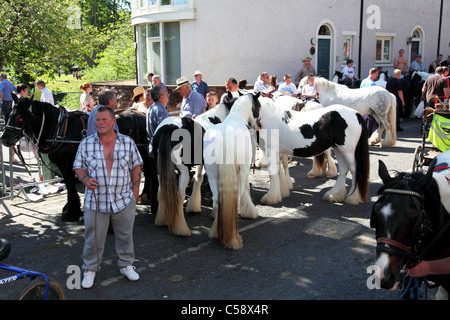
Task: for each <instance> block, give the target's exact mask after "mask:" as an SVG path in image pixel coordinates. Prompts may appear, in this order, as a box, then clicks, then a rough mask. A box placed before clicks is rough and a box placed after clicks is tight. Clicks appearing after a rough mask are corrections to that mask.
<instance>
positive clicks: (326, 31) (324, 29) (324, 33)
mask: <svg viewBox="0 0 450 320" xmlns="http://www.w3.org/2000/svg"><path fill="white" fill-rule="evenodd" d="M319 36H331V30H330V28H328V26H326V25H322V26H320V29H319Z"/></svg>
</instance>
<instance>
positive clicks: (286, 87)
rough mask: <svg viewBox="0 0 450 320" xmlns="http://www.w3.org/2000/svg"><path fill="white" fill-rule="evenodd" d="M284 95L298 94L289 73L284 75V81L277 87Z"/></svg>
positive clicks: (293, 95) (294, 95)
mask: <svg viewBox="0 0 450 320" xmlns="http://www.w3.org/2000/svg"><path fill="white" fill-rule="evenodd" d="M278 91H281V92H282V93H283V94H284V95H289V96H292V97H296V96H297V94H298V91H297V87H296V86H295V84H293V83H292V77H291V75H290V74H289V73H287V74H285V75H284V82H283V83H282V84H280V86H279V87H278Z"/></svg>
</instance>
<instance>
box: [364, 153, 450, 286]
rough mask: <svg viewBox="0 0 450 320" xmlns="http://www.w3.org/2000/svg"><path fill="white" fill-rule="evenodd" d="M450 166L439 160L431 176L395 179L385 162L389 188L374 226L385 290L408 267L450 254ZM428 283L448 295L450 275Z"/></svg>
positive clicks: (381, 194) (407, 175) (416, 174)
mask: <svg viewBox="0 0 450 320" xmlns="http://www.w3.org/2000/svg"><path fill="white" fill-rule="evenodd" d="M448 155H450V153H449V154H448ZM448 155H447V156H448ZM449 168H450V161H447V160H446V161H444V162H441V161H440V158H439V156H438V157H436V158H435V159H434V160H433V162H432V164H431V165H430V167H429V169H428V172H427V173H426V174H425V173H424V172H422V171H416V172H413V173H405V172H401V173H397V174H396V175H395V176H394V177H391V176H390V174H389V172H388V170H387V168H386V166H385V164H384V163H383V162H382V161H381V160H380V162H379V170H378V172H379V175H380V177H381V179H382V181H383V184H384V185H383V186H382V187H381V188H380V189H379V191H378V195H379V198H378V200H377V202H376V203H375V204H374V206H373V209H372V214H371V219H370V226H371V228H374V229H375V230H376V233H375V234H376V239H377V247H376V262H375V265H376V266H377V267H378V268H379V274H378V277H379V280H380V284H381V287H382V288H384V289H386V290H395V289H396V288H397V287H398V285H399V284H400V282H401V278H402V276H401V274H402V273H403V271H404V269H405V268H412V267H413V266H414V265H416V264H417V263H418V262H420V261H422V260H435V259H442V258H444V257H449V256H450V215H449V212H450V186H449V183H448V180H447V177H446V176H448V174H449V170H448V169H449ZM428 280H431V281H433V282H435V283H436V284H439V285H441V286H442V287H443V288H444V289H445V290H446V291H447V292H449V290H450V275H430V276H428Z"/></svg>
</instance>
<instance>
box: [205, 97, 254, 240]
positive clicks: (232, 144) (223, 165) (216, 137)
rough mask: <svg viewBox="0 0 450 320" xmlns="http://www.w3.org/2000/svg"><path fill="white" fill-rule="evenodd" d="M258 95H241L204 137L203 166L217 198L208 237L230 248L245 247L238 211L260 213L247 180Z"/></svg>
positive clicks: (249, 216) (246, 214)
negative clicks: (240, 231)
mask: <svg viewBox="0 0 450 320" xmlns="http://www.w3.org/2000/svg"><path fill="white" fill-rule="evenodd" d="M258 96H259V95H252V94H247V95H245V96H242V97H240V98H239V99H238V100H237V101H236V102H235V103H234V105H233V107H232V108H231V111H230V113H229V115H228V116H227V117H226V118H225V120H224V121H223V122H222V123H219V124H217V125H215V126H212V127H211V128H209V129H208V130H207V131H206V133H205V136H204V140H203V142H204V145H203V155H204V166H205V169H206V174H207V175H208V182H209V186H210V188H211V192H212V194H213V201H214V205H213V210H214V222H213V224H212V226H211V228H210V231H209V237H210V238H217V239H218V240H219V242H220V243H221V244H223V245H224V246H225V247H227V248H231V249H240V248H242V238H241V236H240V235H239V232H238V229H237V224H238V223H237V219H238V214H239V213H240V215H241V216H243V217H247V218H256V217H257V216H258V213H257V210H256V207H255V205H254V204H253V202H252V200H251V197H250V185H249V182H248V177H249V171H250V166H251V162H252V158H253V153H254V149H255V147H256V142H255V141H254V137H252V134H251V132H250V130H249V129H248V128H249V127H250V128H255V126H256V119H257V118H258V117H259V108H260V105H259V102H258Z"/></svg>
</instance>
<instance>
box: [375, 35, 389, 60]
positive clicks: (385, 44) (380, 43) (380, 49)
mask: <svg viewBox="0 0 450 320" xmlns="http://www.w3.org/2000/svg"><path fill="white" fill-rule="evenodd" d="M391 51H392V38H390V37H377V45H376V53H375V60H376V62H378V63H387V62H391V56H392V54H391Z"/></svg>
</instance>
